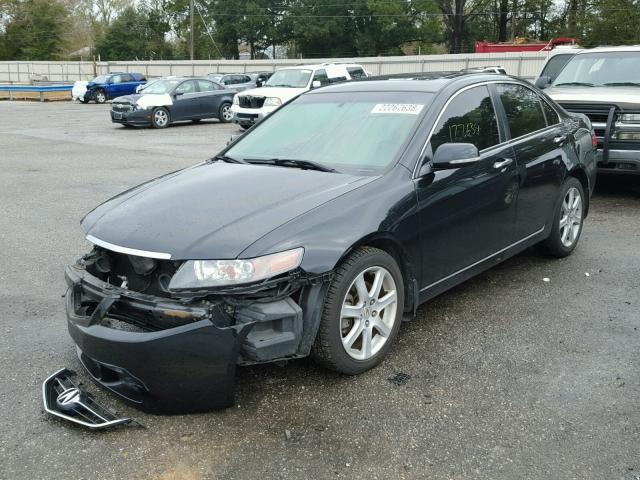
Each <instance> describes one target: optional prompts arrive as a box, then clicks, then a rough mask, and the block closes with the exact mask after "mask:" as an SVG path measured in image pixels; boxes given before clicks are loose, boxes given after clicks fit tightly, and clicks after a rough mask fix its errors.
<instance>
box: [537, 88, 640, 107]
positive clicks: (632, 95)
mask: <svg viewBox="0 0 640 480" xmlns="http://www.w3.org/2000/svg"><path fill="white" fill-rule="evenodd" d="M544 92H545V93H546V94H547V95H549V96H550V97H551V98H552V99H554V100H555V101H556V102H558V103H564V102H575V103H596V104H597V103H605V104H612V103H613V104H616V105H619V106H620V107H621V108H635V109H638V108H640V87H580V86H566V87H550V88H547V89H545V91H544Z"/></svg>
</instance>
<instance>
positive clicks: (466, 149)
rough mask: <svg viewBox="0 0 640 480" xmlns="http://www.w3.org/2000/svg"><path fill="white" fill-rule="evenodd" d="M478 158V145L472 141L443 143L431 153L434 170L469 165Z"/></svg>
mask: <svg viewBox="0 0 640 480" xmlns="http://www.w3.org/2000/svg"><path fill="white" fill-rule="evenodd" d="M478 160H480V154H479V153H478V147H476V146H475V145H474V144H472V143H443V144H442V145H440V146H439V147H438V149H437V150H436V153H435V154H434V155H433V160H432V162H431V163H432V165H433V169H434V170H448V169H450V168H460V167H465V166H467V165H471V164H473V163H475V162H477V161H478Z"/></svg>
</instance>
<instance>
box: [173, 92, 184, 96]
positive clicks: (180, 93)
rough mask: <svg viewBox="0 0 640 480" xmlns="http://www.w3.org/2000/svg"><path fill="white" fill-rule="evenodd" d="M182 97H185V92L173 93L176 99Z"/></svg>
mask: <svg viewBox="0 0 640 480" xmlns="http://www.w3.org/2000/svg"><path fill="white" fill-rule="evenodd" d="M180 95H184V92H173V96H174V97H179V96H180Z"/></svg>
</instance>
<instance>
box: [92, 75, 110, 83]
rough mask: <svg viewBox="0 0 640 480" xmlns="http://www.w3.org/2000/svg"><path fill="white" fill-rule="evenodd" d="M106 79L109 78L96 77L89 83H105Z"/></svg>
mask: <svg viewBox="0 0 640 480" xmlns="http://www.w3.org/2000/svg"><path fill="white" fill-rule="evenodd" d="M108 78H109V77H108V76H107V75H98V76H97V77H96V78H94V79H93V80H91V81H92V82H93V83H107V80H108Z"/></svg>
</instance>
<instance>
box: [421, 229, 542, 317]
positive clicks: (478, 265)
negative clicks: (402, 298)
mask: <svg viewBox="0 0 640 480" xmlns="http://www.w3.org/2000/svg"><path fill="white" fill-rule="evenodd" d="M547 233H548V232H547V228H546V227H542V228H541V229H540V230H538V231H536V232H534V233H532V234H531V235H529V236H527V237H525V238H523V239H521V240H518V241H517V242H515V243H513V244H511V245H509V246H507V247H505V248H503V249H502V250H498V251H497V252H495V253H493V254H491V255H489V256H488V257H486V258H483V259H482V260H479V261H477V262H475V263H472V264H471V265H469V266H467V267H465V268H463V269H462V270H459V271H457V272H454V273H452V274H451V275H448V276H446V277H444V278H442V279H440V280H438V281H437V282H434V283H432V284H430V285H427V286H426V287H423V288H422V289H420V303H421V304H422V303H424V302H426V301H427V300H430V299H432V298H434V297H436V296H438V295H440V294H441V293H444V292H446V291H447V290H449V289H451V288H453V287H455V286H456V285H459V284H461V283H462V282H464V281H466V280H469V279H470V278H472V277H475V276H476V275H478V274H479V273H482V272H484V271H485V270H488V269H490V268H491V267H493V266H495V265H497V264H499V263H502V262H503V261H505V260H506V259H508V258H511V257H513V256H514V255H517V254H518V253H520V252H522V251H524V250H526V249H527V248H529V247H531V246H532V245H535V244H536V243H538V242H540V241H542V240H544V239H545V238H546V237H547Z"/></svg>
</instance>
